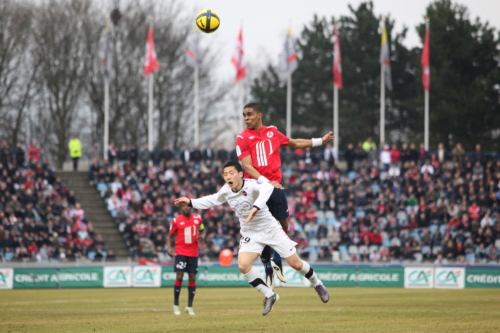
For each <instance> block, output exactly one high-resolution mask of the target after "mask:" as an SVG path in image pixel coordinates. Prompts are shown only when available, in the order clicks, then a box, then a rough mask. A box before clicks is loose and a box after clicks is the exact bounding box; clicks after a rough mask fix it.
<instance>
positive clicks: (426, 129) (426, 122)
mask: <svg viewBox="0 0 500 333" xmlns="http://www.w3.org/2000/svg"><path fill="white" fill-rule="evenodd" d="M425 29H426V32H427V31H429V18H428V17H427V18H426V19H425ZM424 147H425V150H426V151H429V89H428V88H427V89H426V90H425V115H424Z"/></svg>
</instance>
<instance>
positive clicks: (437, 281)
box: [434, 267, 465, 289]
mask: <svg viewBox="0 0 500 333" xmlns="http://www.w3.org/2000/svg"><path fill="white" fill-rule="evenodd" d="M464 286H465V268H463V267H445V268H443V267H437V268H435V269H434V288H439V289H441V288H442V289H463V288H464Z"/></svg>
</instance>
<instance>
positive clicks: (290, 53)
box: [278, 29, 299, 80]
mask: <svg viewBox="0 0 500 333" xmlns="http://www.w3.org/2000/svg"><path fill="white" fill-rule="evenodd" d="M298 66H299V64H298V61H297V54H296V53H295V47H294V45H293V38H292V31H291V30H290V29H288V33H287V35H286V39H285V44H284V45H283V50H282V51H281V53H280V55H279V62H278V76H279V77H280V79H281V80H286V79H288V77H289V76H290V75H292V73H293V72H295V70H296V69H297V67H298Z"/></svg>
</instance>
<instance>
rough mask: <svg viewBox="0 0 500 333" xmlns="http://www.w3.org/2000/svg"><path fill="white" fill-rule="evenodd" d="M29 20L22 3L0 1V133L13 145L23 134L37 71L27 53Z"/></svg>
mask: <svg viewBox="0 0 500 333" xmlns="http://www.w3.org/2000/svg"><path fill="white" fill-rule="evenodd" d="M32 17H33V13H32V12H31V11H30V9H29V6H28V5H27V4H26V3H25V2H19V1H16V2H15V1H13V0H0V133H2V136H4V138H5V139H7V140H8V141H10V142H11V144H12V145H15V144H16V143H17V141H18V140H19V139H21V137H23V136H24V134H25V132H26V131H23V126H24V125H25V122H24V120H25V118H26V117H25V115H26V113H27V112H28V110H29V107H30V103H31V100H32V97H33V96H32V94H33V90H34V89H33V88H34V84H33V78H34V76H35V75H36V70H37V68H38V66H37V65H36V64H35V63H32V61H31V60H32V59H31V58H30V57H29V52H28V46H29V43H30V37H31V32H30V28H31V24H32Z"/></svg>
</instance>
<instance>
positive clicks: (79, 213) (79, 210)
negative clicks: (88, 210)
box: [70, 202, 85, 220]
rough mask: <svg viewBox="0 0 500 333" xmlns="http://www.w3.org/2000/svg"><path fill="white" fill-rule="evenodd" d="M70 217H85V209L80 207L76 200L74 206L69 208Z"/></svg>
mask: <svg viewBox="0 0 500 333" xmlns="http://www.w3.org/2000/svg"><path fill="white" fill-rule="evenodd" d="M70 216H71V218H75V217H76V218H79V219H80V220H83V219H84V218H85V211H84V210H83V209H82V206H80V204H79V203H78V202H77V203H76V205H75V208H73V209H72V210H71V213H70Z"/></svg>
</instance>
